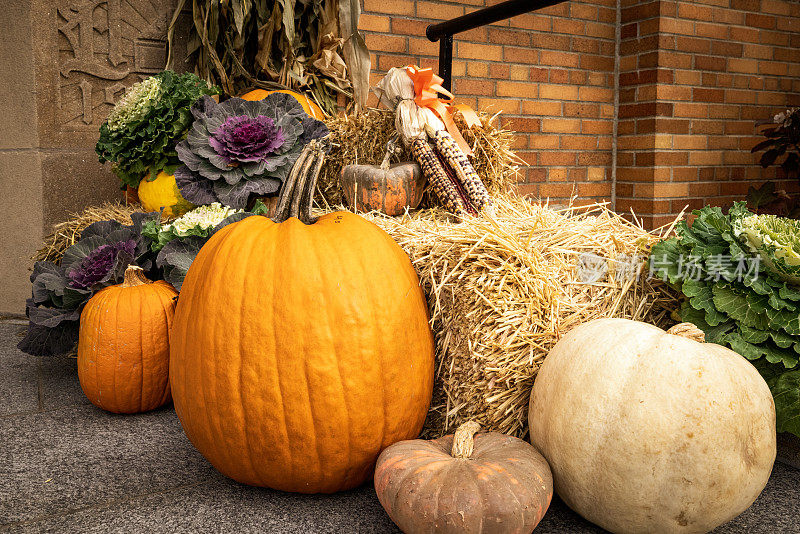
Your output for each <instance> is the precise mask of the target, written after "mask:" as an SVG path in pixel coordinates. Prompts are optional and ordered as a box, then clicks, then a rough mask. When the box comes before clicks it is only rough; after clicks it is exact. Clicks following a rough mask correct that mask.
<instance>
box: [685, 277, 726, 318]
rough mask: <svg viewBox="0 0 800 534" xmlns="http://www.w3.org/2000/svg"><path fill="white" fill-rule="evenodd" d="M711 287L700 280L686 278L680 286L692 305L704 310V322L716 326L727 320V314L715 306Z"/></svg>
mask: <svg viewBox="0 0 800 534" xmlns="http://www.w3.org/2000/svg"><path fill="white" fill-rule="evenodd" d="M712 287H713V286H711V285H709V284H708V283H707V282H705V281H702V280H686V281H684V282H683V285H682V286H681V291H682V292H683V294H684V295H686V296H687V297H689V302H691V304H692V307H694V308H696V309H698V310H704V311H705V312H706V315H705V318H706V322H707V323H708V324H709V325H710V326H718V325H720V324H722V323H724V322H725V321H727V320H728V316H727V315H725V314H724V313H721V312H720V311H719V310H718V309H717V308H716V306H715V304H714V292H713V291H712Z"/></svg>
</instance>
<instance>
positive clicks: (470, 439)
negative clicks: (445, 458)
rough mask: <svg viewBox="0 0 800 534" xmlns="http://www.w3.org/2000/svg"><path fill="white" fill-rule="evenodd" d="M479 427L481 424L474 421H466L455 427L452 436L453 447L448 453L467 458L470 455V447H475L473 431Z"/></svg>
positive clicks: (476, 430)
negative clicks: (454, 432)
mask: <svg viewBox="0 0 800 534" xmlns="http://www.w3.org/2000/svg"><path fill="white" fill-rule="evenodd" d="M480 429H481V425H479V424H478V423H476V422H475V421H467V422H466V423H464V424H463V425H461V426H459V427H458V429H456V434H455V435H454V436H453V448H452V450H451V452H450V455H451V456H452V457H453V458H464V459H466V458H469V457H470V456H472V449H473V447H475V433H476V432H478V431H479V430H480Z"/></svg>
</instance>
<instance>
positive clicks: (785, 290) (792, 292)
mask: <svg viewBox="0 0 800 534" xmlns="http://www.w3.org/2000/svg"><path fill="white" fill-rule="evenodd" d="M770 280H774V281H775V282H776V283H779V284H780V287H779V289H778V296H779V297H780V298H782V299H786V300H794V301H796V302H800V287H797V286H790V285H788V284H786V283H785V282H782V281H778V280H775V279H773V278H772V277H770Z"/></svg>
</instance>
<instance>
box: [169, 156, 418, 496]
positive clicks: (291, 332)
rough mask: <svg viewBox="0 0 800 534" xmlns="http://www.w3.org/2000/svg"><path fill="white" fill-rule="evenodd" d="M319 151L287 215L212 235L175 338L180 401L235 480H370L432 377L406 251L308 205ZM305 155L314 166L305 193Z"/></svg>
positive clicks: (183, 298)
mask: <svg viewBox="0 0 800 534" xmlns="http://www.w3.org/2000/svg"><path fill="white" fill-rule="evenodd" d="M312 144H313V145H314V146H316V143H314V142H312ZM322 157H323V155H322V152H321V151H319V149H318V148H313V149H310V148H309V147H307V148H306V150H304V152H303V154H302V155H301V157H300V159H299V160H298V163H297V164H296V166H295V167H294V169H293V171H292V173H291V175H290V177H289V179H288V180H287V182H286V183H285V184H284V187H283V189H282V192H281V196H280V199H279V203H278V209H277V214H278V215H277V216H276V221H278V222H273V221H272V220H270V219H267V218H266V217H261V216H252V217H249V218H246V219H244V220H242V221H240V222H238V223H235V224H231V225H229V226H227V227H225V228H223V229H221V230H220V231H218V232H217V233H216V234H215V235H214V236H213V237H212V238H211V239H210V240H209V241H208V243H207V244H206V245H205V246H203V248H202V249H201V250H200V253H199V254H198V255H197V257H196V259H195V260H194V263H193V264H192V266H191V268H190V269H189V272H188V274H187V276H186V279H185V281H184V283H183V287H182V289H181V295H180V299H179V301H178V306H177V310H176V314H175V326H174V328H173V331H172V338H171V345H172V346H171V349H172V351H171V361H170V381H171V384H172V395H173V398H174V401H175V411H176V412H177V414H178V417H179V419H180V421H181V424H182V425H183V429H184V431H185V432H186V435H187V436H188V437H189V439H190V440H191V441H192V443H193V444H194V445H195V446H196V447H197V449H198V450H199V451H200V452H201V453H202V454H203V455H204V456H205V457H206V458H207V459H208V461H209V462H211V464H212V465H213V466H214V467H216V468H217V469H218V470H219V471H220V472H222V473H223V474H225V475H227V476H229V477H231V478H233V479H235V480H237V481H239V482H243V483H246V484H252V485H258V486H267V487H271V488H275V489H279V490H284V491H296V492H303V493H316V492H325V493H329V492H335V491H339V490H343V489H348V488H353V487H355V486H358V485H359V484H361V483H362V482H364V480H366V479H367V478H368V477H369V476H370V474H371V473H372V469H373V466H374V463H375V460H376V458H377V456H378V454H379V453H380V451H381V450H382V449H383V448H385V447H386V446H388V445H390V444H392V443H394V442H396V441H399V440H403V439H408V438H412V437H415V436H417V435H418V434H419V432H420V430H421V429H422V424H423V422H424V420H425V416H426V413H427V410H428V405H429V403H430V398H431V391H432V385H433V337H432V334H431V330H430V327H429V325H428V315H427V307H426V303H425V297H424V295H423V293H422V290H421V289H420V287H419V281H418V279H417V275H416V273H415V271H414V269H413V267H412V266H411V262H410V261H409V259H408V256H406V254H405V253H404V252H403V251H402V249H401V248H400V247H399V246H398V245H397V244H396V243H395V242H394V241H393V240H392V239H391V238H390V237H389V235H387V234H386V233H385V232H384V231H382V230H381V229H379V228H378V227H377V226H375V225H374V224H372V223H370V222H368V221H366V220H364V219H363V218H361V217H359V216H357V215H355V214H352V213H348V212H337V213H332V214H328V215H325V216H323V217H321V218H319V219H318V220H316V222H314V221H313V220H312V219H311V218H310V215H309V212H308V208H309V207H310V199H311V195H312V194H313V191H314V182H315V178H316V175H317V174H318V172H319V166H320V165H315V164H314V162H315V161H316V163H319V164H321V161H322ZM300 168H304V169H309V168H311V169H314V170H315V172H314V170H312V171H311V172H310V174H311V175H312V176H313V177H312V178H311V179H309V180H305V178H304V177H303V176H301V178H300V180H301V184H300V185H298V188H297V189H298V190H299V191H302V193H303V195H302V199H300V198H299V195H298V193H297V191H294V192H293V189H294V186H293V182H294V178H295V177H296V175H297V170H298V169H300ZM290 197H292V198H290ZM290 200H295V202H291V201H290ZM298 200H299V202H298ZM298 206H299V207H300V210H299V211H298ZM298 216H299V219H298ZM300 219H302V220H300ZM307 223H308V224H307ZM312 223H313V224H312Z"/></svg>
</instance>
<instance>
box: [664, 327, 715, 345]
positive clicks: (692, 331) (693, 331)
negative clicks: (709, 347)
mask: <svg viewBox="0 0 800 534" xmlns="http://www.w3.org/2000/svg"><path fill="white" fill-rule="evenodd" d="M667 334H672V335H673V336H680V337H685V338H686V339H692V340H694V341H697V342H698V343H705V341H706V334H705V332H703V331H702V330H700V329H699V328H697V327H696V326H695V325H693V324H692V323H679V324H676V325H675V326H673V327H672V328H670V329H669V330H667Z"/></svg>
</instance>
